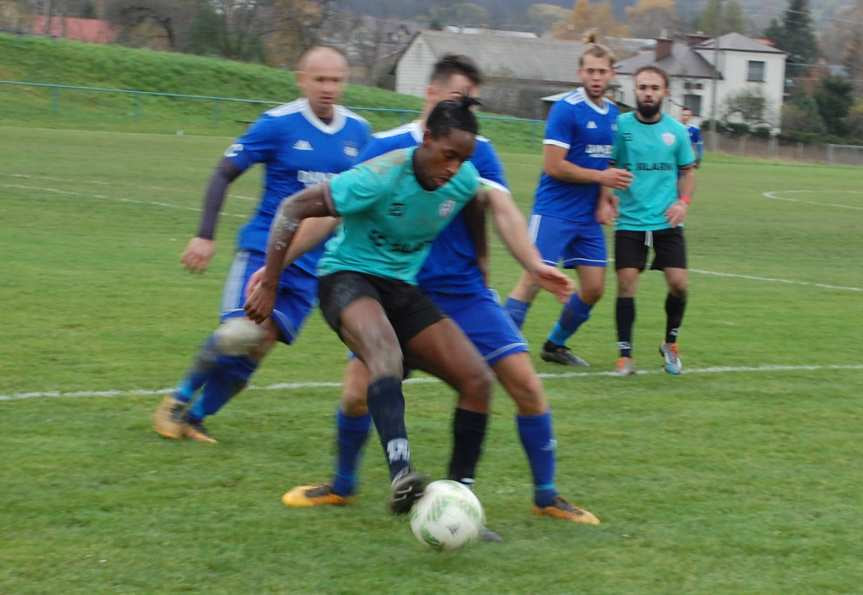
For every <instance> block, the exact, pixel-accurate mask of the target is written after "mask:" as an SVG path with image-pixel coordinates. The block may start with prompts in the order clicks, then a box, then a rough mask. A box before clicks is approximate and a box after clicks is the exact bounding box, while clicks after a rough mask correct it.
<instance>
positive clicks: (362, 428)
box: [332, 409, 372, 496]
mask: <svg viewBox="0 0 863 595" xmlns="http://www.w3.org/2000/svg"><path fill="white" fill-rule="evenodd" d="M371 425H372V417H371V415H369V414H366V415H360V416H356V417H353V416H349V415H345V414H344V413H343V412H342V410H341V409H339V411H338V413H336V428H337V430H338V437H337V439H336V448H337V450H338V458H337V460H336V474H335V477H334V478H333V485H332V489H333V492H335V493H336V494H338V495H339V496H350V495H351V494H353V492H354V489H355V486H356V483H357V467H358V466H359V462H360V455H362V451H363V446H365V443H366V439H368V437H369V430H370V429H371Z"/></svg>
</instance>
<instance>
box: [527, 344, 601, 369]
mask: <svg viewBox="0 0 863 595" xmlns="http://www.w3.org/2000/svg"><path fill="white" fill-rule="evenodd" d="M539 357H541V358H542V359H543V361H546V362H551V363H553V364H561V365H563V366H574V367H585V368H589V367H590V364H589V363H587V362H586V361H585V360H583V359H582V358H580V357H578V356H577V355H575V354H574V353H573V352H572V350H570V348H569V347H567V346H566V345H555V344H554V343H551V342H549V341H546V342H545V345H543V346H542V351H541V352H540V353H539Z"/></svg>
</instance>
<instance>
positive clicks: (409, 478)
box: [390, 467, 427, 514]
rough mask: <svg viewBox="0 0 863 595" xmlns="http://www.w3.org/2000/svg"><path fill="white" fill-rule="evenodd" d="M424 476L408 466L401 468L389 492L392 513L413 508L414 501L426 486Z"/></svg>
mask: <svg viewBox="0 0 863 595" xmlns="http://www.w3.org/2000/svg"><path fill="white" fill-rule="evenodd" d="M426 483H427V480H426V477H425V476H424V475H422V474H421V473H417V472H416V471H411V470H410V469H409V468H407V467H406V468H405V469H403V470H402V471H401V472H400V473H399V474H398V475H396V476H395V479H393V483H392V492H391V494H390V512H391V513H393V514H407V513H409V512H410V511H411V508H413V505H414V502H416V501H417V500H419V499H420V498H421V497H422V495H423V490H425V487H426Z"/></svg>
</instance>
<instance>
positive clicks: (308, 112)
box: [299, 97, 345, 134]
mask: <svg viewBox="0 0 863 595" xmlns="http://www.w3.org/2000/svg"><path fill="white" fill-rule="evenodd" d="M299 101H300V105H301V106H302V107H301V111H302V113H303V117H305V119H306V120H308V121H309V124H311V125H312V126H314V127H315V128H317V129H318V130H320V131H321V132H323V133H324V134H336V133H337V132H339V131H340V130H341V129H342V128H344V126H345V114H344V113H343V112H342V106H340V105H334V106H333V121H332V122H330V123H329V124H326V123H325V122H323V121H322V120H321V119H320V118H319V117H318V116H317V115H315V112H313V111H312V108H311V107H310V106H309V100H308V99H306V98H305V97H304V98H302V99H300V100H299Z"/></svg>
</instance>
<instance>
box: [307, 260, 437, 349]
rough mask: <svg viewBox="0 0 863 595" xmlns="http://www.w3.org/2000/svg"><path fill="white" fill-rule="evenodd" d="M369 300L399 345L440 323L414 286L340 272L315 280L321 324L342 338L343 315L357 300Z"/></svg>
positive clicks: (429, 301) (435, 312) (428, 303)
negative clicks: (379, 310)
mask: <svg viewBox="0 0 863 595" xmlns="http://www.w3.org/2000/svg"><path fill="white" fill-rule="evenodd" d="M363 297H369V298H372V299H373V300H375V301H376V302H378V303H379V304H380V305H381V306H382V307H383V309H384V312H385V313H386V315H387V318H388V319H389V321H390V324H391V325H392V326H393V330H394V331H395V332H396V337H398V340H399V344H400V345H401V346H402V350H404V348H405V345H407V343H408V341H410V340H411V339H413V338H414V337H415V336H417V335H418V334H419V333H420V332H421V331H423V330H425V329H426V328H428V327H430V326H431V325H433V324H434V323H436V322H438V321H439V320H442V319H443V318H444V315H443V314H442V313H441V311H440V310H438V307H437V306H435V305H434V303H433V302H432V301H431V300H430V299H429V298H427V297H426V295H425V294H424V293H423V292H421V291H420V290H419V288H418V287H416V286H415V285H408V284H407V283H405V282H403V281H397V280H395V279H386V278H384V277H375V276H374V275H367V274H365V273H357V272H354V271H339V272H336V273H332V274H330V275H324V276H323V277H320V278H319V279H318V302H319V303H320V306H321V313H322V314H323V315H324V320H326V321H327V324H329V325H330V328H332V329H333V330H334V331H336V332H337V333H338V334H339V337H341V336H342V331H341V327H342V322H341V320H342V312H343V311H344V310H345V308H347V307H348V306H349V305H351V304H352V303H353V302H355V301H357V300H358V299H360V298H363Z"/></svg>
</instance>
